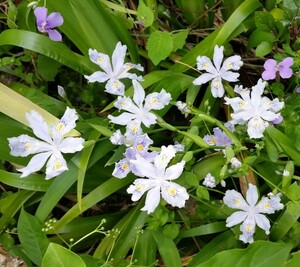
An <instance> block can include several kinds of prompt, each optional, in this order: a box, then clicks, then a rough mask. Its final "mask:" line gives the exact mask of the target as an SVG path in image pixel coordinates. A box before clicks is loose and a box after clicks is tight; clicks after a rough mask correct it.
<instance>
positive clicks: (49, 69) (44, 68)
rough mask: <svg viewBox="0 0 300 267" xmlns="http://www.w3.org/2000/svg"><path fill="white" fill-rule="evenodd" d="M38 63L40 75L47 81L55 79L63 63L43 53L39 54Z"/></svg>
mask: <svg viewBox="0 0 300 267" xmlns="http://www.w3.org/2000/svg"><path fill="white" fill-rule="evenodd" d="M36 63H37V71H38V73H39V75H41V76H42V78H43V79H44V80H46V81H54V79H55V76H56V74H57V73H58V70H59V68H60V66H61V64H60V63H59V62H57V61H56V60H53V59H51V58H49V57H46V56H44V55H41V54H40V55H39V56H38V59H37V62H36Z"/></svg>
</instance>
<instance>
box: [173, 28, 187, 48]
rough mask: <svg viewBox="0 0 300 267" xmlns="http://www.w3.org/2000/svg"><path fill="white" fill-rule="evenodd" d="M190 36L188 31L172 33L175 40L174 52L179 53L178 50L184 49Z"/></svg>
mask: <svg viewBox="0 0 300 267" xmlns="http://www.w3.org/2000/svg"><path fill="white" fill-rule="evenodd" d="M188 34H189V31H188V30H182V31H179V32H173V33H171V37H172V40H173V51H177V50H178V49H182V48H183V47H184V45H185V40H186V38H187V37H188Z"/></svg>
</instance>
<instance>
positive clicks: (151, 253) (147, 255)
mask: <svg viewBox="0 0 300 267" xmlns="http://www.w3.org/2000/svg"><path fill="white" fill-rule="evenodd" d="M156 256H157V255H156V243H155V240H154V237H153V231H151V230H148V229H145V230H144V231H143V233H142V234H140V236H139V239H138V242H137V245H136V248H135V251H134V260H136V265H137V266H151V265H152V264H153V263H154V262H155V261H156Z"/></svg>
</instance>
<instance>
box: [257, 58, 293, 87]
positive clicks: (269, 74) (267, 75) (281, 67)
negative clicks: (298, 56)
mask: <svg viewBox="0 0 300 267" xmlns="http://www.w3.org/2000/svg"><path fill="white" fill-rule="evenodd" d="M293 64H294V59H293V58H291V57H287V58H285V59H284V60H282V61H280V62H279V63H278V64H277V62H276V60H274V59H268V60H266V62H265V64H264V68H265V71H264V72H263V73H262V75H261V76H262V78H263V79H264V80H265V81H268V80H274V79H275V78H276V74H277V72H278V74H279V76H280V77H281V78H283V79H288V78H291V77H292V75H293V70H292V69H291V66H292V65H293Z"/></svg>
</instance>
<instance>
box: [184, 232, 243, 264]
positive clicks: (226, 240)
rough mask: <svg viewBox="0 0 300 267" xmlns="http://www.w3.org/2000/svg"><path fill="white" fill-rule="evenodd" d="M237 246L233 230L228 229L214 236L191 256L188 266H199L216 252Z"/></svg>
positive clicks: (237, 242)
mask: <svg viewBox="0 0 300 267" xmlns="http://www.w3.org/2000/svg"><path fill="white" fill-rule="evenodd" d="M191 230H192V229H191ZM238 246H239V241H238V240H237V239H236V238H235V237H234V235H233V232H232V231H231V230H228V231H226V232H225V233H222V234H220V235H217V237H216V238H214V239H213V240H212V241H210V242H209V243H208V244H207V245H205V246H204V247H203V248H202V249H201V250H200V252H198V253H197V255H196V256H195V257H194V258H193V260H192V261H191V262H190V264H188V267H199V266H200V264H201V263H203V262H205V261H207V260H209V259H211V258H212V257H213V256H215V255H216V254H217V253H218V252H222V251H226V250H228V249H231V248H236V247H238ZM221 266H223V265H221ZM233 266H234V265H233Z"/></svg>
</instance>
